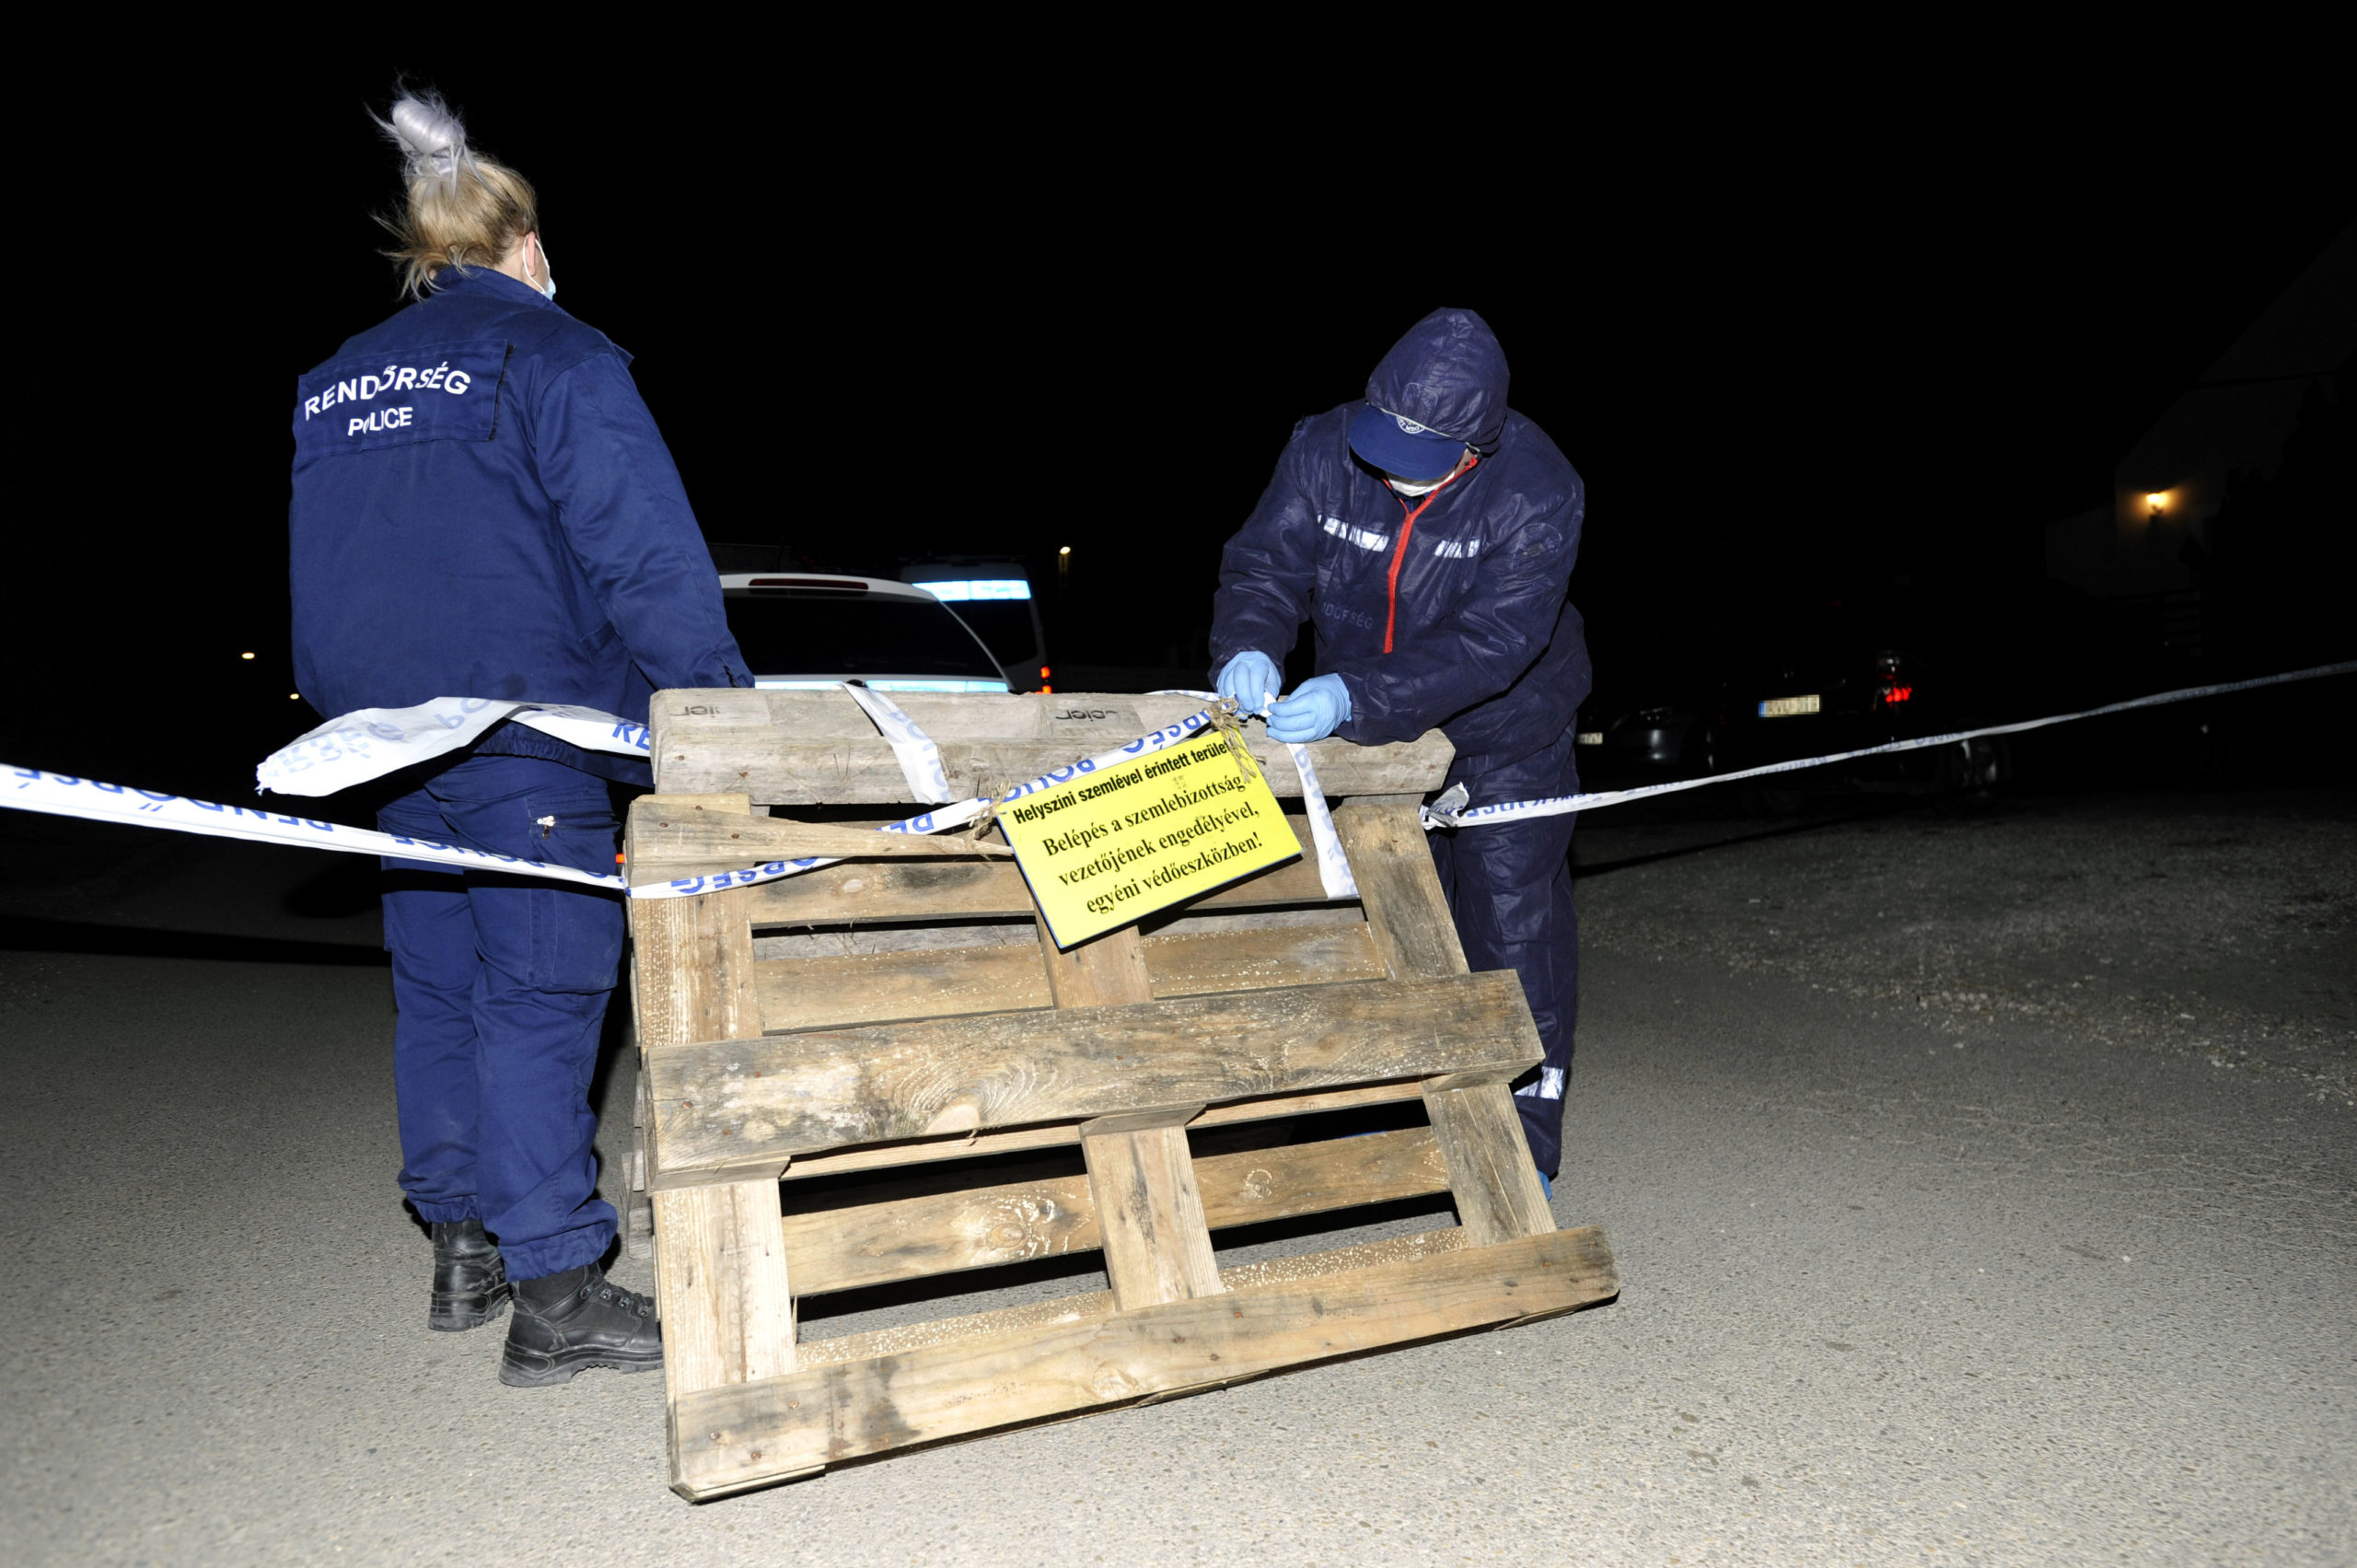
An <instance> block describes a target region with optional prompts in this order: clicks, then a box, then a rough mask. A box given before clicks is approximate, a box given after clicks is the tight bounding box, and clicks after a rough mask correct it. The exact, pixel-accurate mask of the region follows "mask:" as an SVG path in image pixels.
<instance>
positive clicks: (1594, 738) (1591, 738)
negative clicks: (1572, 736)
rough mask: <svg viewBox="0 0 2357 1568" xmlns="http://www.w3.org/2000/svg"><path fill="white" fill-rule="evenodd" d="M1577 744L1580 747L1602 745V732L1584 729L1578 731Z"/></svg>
mask: <svg viewBox="0 0 2357 1568" xmlns="http://www.w3.org/2000/svg"><path fill="white" fill-rule="evenodd" d="M1579 744H1580V745H1582V746H1601V745H1603V744H1604V731H1602V730H1600V729H1584V730H1582V731H1580V738H1579Z"/></svg>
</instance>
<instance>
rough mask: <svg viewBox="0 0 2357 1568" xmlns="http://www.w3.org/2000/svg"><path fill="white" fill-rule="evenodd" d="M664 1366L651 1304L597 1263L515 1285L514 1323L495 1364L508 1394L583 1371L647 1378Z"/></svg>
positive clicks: (568, 1379) (561, 1380)
mask: <svg viewBox="0 0 2357 1568" xmlns="http://www.w3.org/2000/svg"><path fill="white" fill-rule="evenodd" d="M661 1365H663V1335H662V1331H661V1330H659V1329H658V1328H657V1327H656V1322H655V1303H654V1301H653V1300H652V1299H651V1298H649V1297H647V1296H644V1295H639V1294H638V1293H637V1292H636V1291H632V1290H624V1289H622V1288H621V1286H620V1285H618V1284H615V1283H612V1282H611V1281H610V1280H608V1279H607V1278H606V1274H605V1271H604V1270H602V1269H600V1268H598V1265H597V1264H595V1263H584V1264H583V1265H582V1266H581V1267H579V1268H577V1269H568V1270H566V1271H565V1272H563V1273H561V1274H548V1275H544V1276H542V1277H541V1278H540V1279H537V1280H518V1281H517V1282H516V1316H515V1317H514V1318H511V1319H509V1320H508V1324H507V1346H506V1348H505V1350H504V1351H503V1352H502V1353H500V1357H499V1380H500V1381H501V1382H502V1383H505V1384H506V1385H507V1386H508V1387H509V1388H545V1387H546V1386H547V1385H549V1384H551V1383H569V1382H571V1381H572V1380H573V1375H574V1374H575V1373H576V1372H578V1371H580V1370H581V1369H582V1368H583V1367H585V1366H610V1367H613V1368H614V1369H615V1370H616V1371H618V1372H648V1371H652V1370H654V1369H655V1368H656V1367H658V1366H661Z"/></svg>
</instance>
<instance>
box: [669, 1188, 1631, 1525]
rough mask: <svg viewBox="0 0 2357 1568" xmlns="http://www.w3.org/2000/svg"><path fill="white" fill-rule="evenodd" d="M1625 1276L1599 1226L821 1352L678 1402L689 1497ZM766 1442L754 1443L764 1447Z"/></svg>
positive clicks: (675, 1427)
mask: <svg viewBox="0 0 2357 1568" xmlns="http://www.w3.org/2000/svg"><path fill="white" fill-rule="evenodd" d="M1618 1289H1619V1279H1618V1274H1617V1272H1616V1270H1615V1268H1614V1266H1613V1262H1612V1255H1611V1250H1610V1249H1609V1248H1608V1246H1607V1245H1606V1243H1605V1240H1604V1236H1603V1233H1602V1232H1601V1231H1598V1230H1596V1229H1594V1228H1592V1227H1591V1228H1587V1229H1583V1230H1572V1231H1560V1232H1556V1233H1553V1234H1550V1235H1547V1236H1534V1237H1525V1238H1524V1239H1522V1240H1520V1241H1509V1242H1502V1243H1500V1244H1498V1245H1497V1246H1495V1247H1469V1248H1460V1249H1456V1250H1452V1251H1446V1252H1442V1253H1440V1254H1438V1255H1437V1256H1426V1257H1422V1258H1419V1259H1416V1260H1413V1261H1406V1262H1395V1263H1386V1264H1379V1265H1376V1266H1375V1267H1372V1268H1362V1269H1353V1270H1350V1271H1348V1272H1341V1273H1332V1274H1325V1275H1322V1276H1313V1277H1311V1278H1306V1279H1299V1280H1295V1281H1292V1282H1289V1283H1283V1284H1275V1285H1266V1286H1258V1287H1255V1288H1251V1289H1244V1290H1234V1291H1229V1292H1226V1293H1224V1294H1221V1295H1213V1296H1204V1297H1199V1298H1195V1299H1191V1300H1186V1301H1173V1302H1166V1303H1163V1304H1161V1305H1159V1306H1155V1307H1144V1308H1141V1309H1139V1310H1137V1311H1134V1312H1119V1313H1116V1314H1114V1315H1112V1316H1110V1317H1104V1318H1093V1319H1089V1318H1083V1319H1080V1320H1078V1321H1073V1322H1063V1323H1051V1324H1047V1325H1043V1326H1037V1327H1033V1328H1029V1329H1026V1330H1020V1331H1017V1332H1015V1333H1007V1334H1001V1335H997V1336H994V1337H992V1338H989V1339H982V1340H962V1341H952V1342H946V1343H940V1344H935V1345H932V1346H928V1347H926V1348H923V1349H918V1350H911V1351H907V1352H903V1353H897V1354H889V1355H880V1356H872V1357H869V1358H866V1359H864V1360H860V1361H853V1362H843V1363H836V1364H834V1365H813V1366H809V1367H807V1368H803V1369H800V1370H797V1371H795V1372H793V1373H790V1374H787V1375H785V1376H780V1377H772V1378H770V1379H767V1380H766V1381H763V1382H761V1383H756V1384H746V1385H739V1386H737V1387H734V1388H721V1389H713V1390H709V1391H707V1392H704V1393H702V1394H698V1395H693V1396H691V1397H689V1398H687V1399H683V1400H679V1401H678V1402H677V1403H676V1404H675V1405H674V1407H673V1411H672V1485H673V1487H674V1489H675V1490H677V1491H679V1493H682V1494H683V1495H686V1496H689V1497H701V1496H705V1495H711V1494H714V1493H720V1492H726V1491H733V1490H737V1489H740V1488H742V1487H744V1486H747V1485H753V1484H759V1483H760V1482H761V1481H762V1480H764V1479H768V1478H771V1477H779V1476H783V1475H785V1474H791V1473H795V1472H798V1471H804V1470H808V1469H813V1468H816V1467H818V1466H822V1465H827V1464H833V1463H840V1462H842V1461H843V1460H846V1459H853V1458H863V1457H865V1456H869V1455H875V1454H882V1453H887V1452H894V1451H899V1450H902V1449H906V1448H910V1447H913V1446H918V1445H920V1444H924V1443H930V1442H936V1441H939V1440H941V1439H944V1438H947V1437H955V1436H963V1435H968V1434H973V1433H977V1432H983V1431H988V1430H991V1429H993V1428H997V1427H1004V1426H1012V1425H1019V1424H1022V1423H1028V1422H1034V1421H1041V1420H1048V1419H1051V1418H1053V1417H1056V1416H1060V1415H1064V1414H1069V1413H1072V1412H1075V1411H1085V1410H1093V1409H1097V1408H1101V1407H1104V1406H1109V1405H1118V1404H1126V1403H1130V1402H1133V1401H1135V1400H1141V1399H1146V1398H1150V1397H1152V1396H1154V1395H1156V1394H1163V1393H1169V1392H1175V1391H1177V1390H1179V1389H1182V1388H1191V1387H1197V1386H1201V1385H1203V1384H1209V1383H1221V1382H1229V1381H1233V1380H1235V1379H1237V1378H1238V1377H1250V1376H1260V1375H1262V1374H1264V1373H1269V1372H1275V1371H1279V1370H1282V1369H1284V1368H1288V1367H1294V1366H1299V1365H1306V1364H1309V1363H1313V1362H1318V1361H1325V1360H1329V1359H1331V1358H1334V1357H1337V1356H1345V1355H1353V1354H1356V1353H1362V1352H1365V1351H1369V1350H1374V1349H1376V1348H1378V1347H1381V1346H1387V1345H1399V1344H1406V1343H1411V1342H1415V1341H1418V1340H1425V1339H1432V1338H1435V1337H1438V1336H1443V1335H1447V1334H1453V1333H1461V1332H1464V1331H1465V1330H1470V1329H1478V1328H1482V1327H1485V1326H1488V1325H1492V1324H1496V1323H1502V1322H1508V1321H1513V1320H1515V1319H1517V1318H1530V1317H1537V1316H1540V1315H1542V1314H1554V1313H1560V1312H1566V1311H1570V1310H1572V1309H1573V1308H1575V1307H1582V1306H1585V1305H1588V1304H1589V1303H1592V1302H1597V1301H1602V1300H1605V1299H1607V1298H1608V1297H1609V1296H1611V1295H1614V1294H1615V1293H1616V1292H1617V1290H1618ZM756 1454H759V1455H760V1458H754V1455H756Z"/></svg>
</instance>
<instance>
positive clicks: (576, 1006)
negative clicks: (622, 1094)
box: [377, 756, 623, 1280]
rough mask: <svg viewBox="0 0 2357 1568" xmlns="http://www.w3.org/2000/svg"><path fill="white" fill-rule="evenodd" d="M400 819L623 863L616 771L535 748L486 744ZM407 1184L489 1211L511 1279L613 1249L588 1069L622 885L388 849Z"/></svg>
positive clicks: (382, 824)
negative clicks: (516, 751)
mask: <svg viewBox="0 0 2357 1568" xmlns="http://www.w3.org/2000/svg"><path fill="white" fill-rule="evenodd" d="M377 826H378V827H379V828H381V829H383V830H385V831H386V832H389V833H399V834H401V835H403V836H405V837H409V838H415V839H426V840H431V841H434V842H441V843H457V844H464V845H466V846H468V847H469V848H472V849H480V850H488V851H490V852H492V853H493V854H507V855H515V856H517V857H519V858H522V859H527V860H542V861H548V862H551V863H552V864H557V865H571V866H574V867H576V868H577V869H580V870H583V871H597V872H602V873H610V872H611V871H612V870H613V868H614V844H615V820H614V810H613V805H612V803H611V801H610V798H609V797H608V796H607V793H606V784H605V782H604V781H603V780H601V779H597V778H593V777H591V776H590V775H589V774H587V773H584V772H579V771H577V770H575V769H573V768H568V767H566V766H565V765H564V764H563V763H562V762H551V761H541V760H540V759H539V758H534V757H487V756H474V757H470V758H468V759H466V760H465V761H461V762H459V763H458V764H457V765H456V766H454V767H451V768H448V769H447V770H445V771H444V772H441V773H439V774H437V775H436V776H435V778H434V779H433V780H432V781H431V782H430V783H428V784H425V785H424V787H423V788H421V789H418V790H414V791H412V792H411V793H410V794H408V795H405V796H401V797H400V798H399V799H397V800H395V801H394V802H393V803H392V804H391V805H389V806H388V807H385V808H384V809H383V810H381V811H379V812H378V813H377ZM384 866H385V879H386V889H385V894H384V900H385V947H386V948H387V950H389V952H390V953H391V954H392V958H393V1000H394V1002H395V1004H396V1005H398V1006H399V1007H400V1009H401V1016H400V1018H399V1019H398V1021H397V1022H396V1023H395V1024H394V1026H393V1093H394V1098H395V1099H396V1101H397V1102H398V1104H399V1106H400V1109H401V1191H402V1193H403V1194H404V1195H406V1196H407V1197H408V1199H409V1201H410V1203H411V1205H412V1207H414V1208H415V1209H416V1210H417V1213H418V1214H419V1216H420V1217H421V1218H424V1219H426V1220H443V1221H447V1220H463V1219H469V1218H480V1219H481V1220H482V1225H483V1228H484V1229H485V1230H487V1231H489V1232H490V1233H491V1236H492V1238H493V1240H495V1241H496V1242H498V1243H499V1249H500V1252H501V1254H502V1256H503V1257H504V1258H505V1261H506V1265H507V1273H508V1277H509V1278H511V1279H526V1280H528V1279H538V1278H539V1277H540V1276H541V1275H543V1274H553V1273H558V1272H562V1271H563V1270H566V1269H572V1268H576V1267H578V1266H579V1265H581V1264H583V1263H587V1262H591V1261H593V1260H596V1259H597V1258H598V1257H599V1256H601V1255H602V1254H603V1253H604V1252H605V1250H606V1248H607V1245H608V1244H609V1243H610V1242H611V1241H612V1240H613V1237H614V1211H613V1207H612V1205H610V1204H609V1203H607V1202H605V1201H604V1200H603V1199H601V1198H599V1197H598V1193H597V1179H598V1167H597V1157H596V1156H595V1155H594V1154H593V1153H592V1151H591V1147H590V1144H591V1141H592V1140H593V1139H594V1138H595V1137H596V1136H597V1132H598V1117H597V1113H596V1112H595V1111H593V1110H592V1109H590V1108H589V1080H590V1075H591V1074H592V1073H594V1072H595V1071H596V1069H597V1065H598V1032H599V1030H600V1028H601V1027H602V1026H603V1025H604V1022H605V1017H606V1003H607V1000H608V998H609V997H610V995H611V994H612V992H613V989H614V982H615V980H616V978H617V974H618V971H619V969H620V966H621V952H622V924H623V922H622V907H621V899H620V898H619V897H618V896H617V895H614V894H611V893H601V892H598V891H597V890H596V889H588V888H578V889H576V888H569V887H567V886H565V885H564V884H563V883H561V882H547V881H540V880H537V879H535V878H531V877H513V876H502V875H500V874H498V873H496V872H492V871H459V870H457V868H455V867H450V866H443V865H431V864H429V863H427V862H424V861H404V860H395V859H391V858H387V859H386V861H385V862H384Z"/></svg>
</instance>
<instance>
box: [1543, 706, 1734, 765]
mask: <svg viewBox="0 0 2357 1568" xmlns="http://www.w3.org/2000/svg"><path fill="white" fill-rule="evenodd" d="M1721 726H1722V719H1721V715H1720V713H1719V703H1718V700H1717V698H1716V697H1715V696H1710V695H1705V696H1703V697H1701V698H1686V699H1671V698H1666V697H1664V698H1660V699H1659V700H1656V701H1648V702H1640V703H1635V704H1631V703H1614V702H1612V701H1610V700H1609V699H1606V700H1604V701H1597V700H1596V699H1593V698H1591V699H1590V700H1589V701H1588V702H1587V703H1584V704H1583V705H1582V706H1581V708H1580V720H1579V729H1578V732H1577V734H1576V735H1575V736H1574V737H1573V739H1574V742H1575V743H1576V745H1577V747H1578V758H1579V768H1580V776H1581V777H1582V778H1583V779H1585V780H1589V781H1590V782H1596V783H1605V782H1620V781H1628V780H1638V779H1643V778H1645V777H1647V776H1654V777H1660V778H1692V777H1696V776H1698V775H1701V774H1704V773H1715V772H1718V771H1719V732H1720V729H1721Z"/></svg>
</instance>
